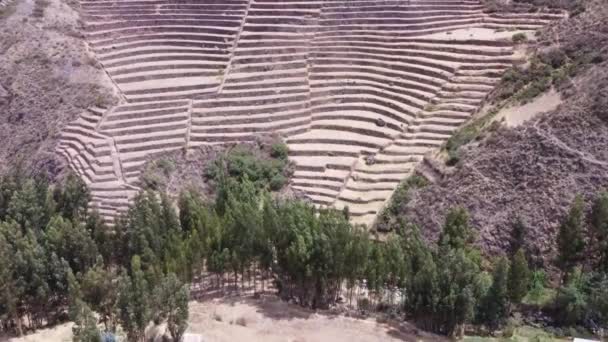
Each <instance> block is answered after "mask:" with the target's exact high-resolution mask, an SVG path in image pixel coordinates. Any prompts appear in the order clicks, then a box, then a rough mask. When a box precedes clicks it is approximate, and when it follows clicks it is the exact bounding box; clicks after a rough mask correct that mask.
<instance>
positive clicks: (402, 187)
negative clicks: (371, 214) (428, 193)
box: [375, 175, 428, 232]
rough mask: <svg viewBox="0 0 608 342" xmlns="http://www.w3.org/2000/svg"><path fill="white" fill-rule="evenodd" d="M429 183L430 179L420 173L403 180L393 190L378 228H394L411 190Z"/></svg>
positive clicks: (385, 229)
mask: <svg viewBox="0 0 608 342" xmlns="http://www.w3.org/2000/svg"><path fill="white" fill-rule="evenodd" d="M427 184H428V181H427V180H426V179H425V178H424V177H422V176H419V175H412V176H410V177H408V178H406V179H405V180H404V181H402V182H401V183H400V184H399V185H398V186H397V188H396V189H395V192H393V195H392V197H391V199H390V200H389V202H388V203H387V205H386V207H384V209H383V210H382V213H381V214H380V215H379V216H378V220H377V222H376V227H375V228H376V230H378V231H383V232H387V231H391V230H394V228H395V227H396V225H397V224H398V221H399V216H400V212H401V209H402V208H403V206H405V205H407V203H408V202H409V201H410V191H411V190H413V189H418V188H422V187H424V186H426V185H427Z"/></svg>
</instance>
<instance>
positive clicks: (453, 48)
mask: <svg viewBox="0 0 608 342" xmlns="http://www.w3.org/2000/svg"><path fill="white" fill-rule="evenodd" d="M5 1H6V0H5ZM80 6H81V15H82V19H83V21H84V22H85V28H86V41H87V44H88V45H89V47H90V49H91V50H92V51H93V52H94V53H95V55H96V57H97V59H98V60H99V61H100V62H101V64H102V65H103V67H104V69H105V71H106V72H107V74H108V75H109V76H110V78H111V79H112V81H113V82H114V83H115V85H116V87H117V88H118V90H119V91H120V93H121V96H122V99H121V103H120V104H119V105H117V106H115V107H113V108H107V109H102V108H90V109H89V110H88V111H87V112H85V113H82V115H81V117H80V118H79V119H77V120H76V121H74V122H72V123H71V124H70V125H69V126H68V127H66V128H65V130H64V131H63V132H62V136H61V142H60V144H59V147H58V152H59V153H61V154H62V155H64V156H65V157H66V158H67V160H68V161H69V164H70V166H71V167H72V168H73V169H74V170H75V171H76V172H77V173H78V174H79V175H80V176H81V177H82V178H83V179H84V180H85V181H86V183H87V184H88V186H89V187H90V189H91V191H92V195H93V205H94V206H95V207H96V208H97V209H98V210H99V212H100V213H101V214H102V215H103V216H104V218H106V219H107V220H108V221H111V220H112V219H113V218H114V217H116V215H117V214H118V213H120V212H122V211H124V210H125V209H126V208H127V207H128V204H129V201H130V199H132V198H133V196H134V195H135V194H136V193H137V192H138V191H139V186H138V183H139V177H140V175H141V172H142V166H143V164H144V163H145V162H146V161H148V160H150V159H151V158H154V155H157V154H159V153H164V152H167V151H171V150H186V151H187V150H189V149H196V148H198V147H200V146H202V145H210V144H225V143H234V142H245V141H252V140H255V138H256V136H258V135H260V134H269V133H278V134H280V135H281V136H283V137H284V139H285V141H286V142H287V144H288V145H289V148H290V159H291V160H292V161H294V162H295V163H296V171H295V174H294V177H293V180H292V187H293V188H294V189H297V190H299V191H301V192H302V193H303V194H305V195H306V196H307V197H308V198H310V200H311V201H313V202H314V203H315V204H317V205H320V206H334V207H337V208H342V207H344V206H348V207H349V209H350V213H351V216H352V218H353V220H354V221H355V222H359V223H367V224H369V223H371V222H373V220H374V218H375V216H376V214H377V213H378V212H379V211H380V210H381V209H382V206H383V204H384V203H385V202H386V201H387V200H388V199H389V198H390V196H391V194H392V192H393V190H394V189H395V188H396V186H397V185H398V183H399V182H400V180H402V179H403V178H405V177H407V176H408V175H409V174H410V172H412V170H413V168H414V166H415V165H416V163H417V162H419V161H420V160H421V159H422V156H423V155H424V154H426V153H428V152H429V151H431V150H432V149H436V148H438V147H439V146H440V145H441V144H443V143H444V142H445V141H446V140H447V139H448V138H449V137H450V134H451V133H452V132H453V131H454V130H455V129H457V128H458V127H459V126H460V125H461V124H463V123H464V122H465V121H466V120H467V119H468V118H469V117H470V116H471V115H472V114H473V113H475V112H476V111H477V110H478V109H479V108H480V106H481V104H482V103H483V102H484V99H485V98H486V96H487V95H488V94H489V92H490V91H491V90H492V89H493V87H494V86H495V85H496V84H497V82H498V81H499V80H500V78H501V75H502V74H503V73H504V72H505V71H506V70H507V69H508V68H509V67H511V66H512V65H513V63H517V62H518V61H519V60H520V59H521V54H517V53H516V52H515V47H514V44H513V43H512V40H511V37H512V35H513V34H514V33H516V32H531V33H533V31H534V30H536V29H538V28H541V27H542V26H544V25H546V24H548V23H549V22H550V21H552V20H556V19H559V18H561V17H562V16H563V14H561V13H551V12H535V13H512V14H508V13H506V14H505V13H490V12H488V11H486V9H485V8H484V5H483V4H482V3H481V1H475V0H383V1H368V0H317V1H314V0H291V1H279V0H200V1H196V0H112V1H108V0H82V1H80Z"/></svg>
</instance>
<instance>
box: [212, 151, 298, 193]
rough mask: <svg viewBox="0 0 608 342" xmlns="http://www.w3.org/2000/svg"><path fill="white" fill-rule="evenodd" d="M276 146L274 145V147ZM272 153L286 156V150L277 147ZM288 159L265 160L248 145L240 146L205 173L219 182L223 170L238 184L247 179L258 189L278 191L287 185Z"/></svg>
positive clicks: (219, 159) (217, 161)
mask: <svg viewBox="0 0 608 342" xmlns="http://www.w3.org/2000/svg"><path fill="white" fill-rule="evenodd" d="M273 146H274V145H273ZM273 151H276V152H271V153H272V154H274V155H277V156H286V153H285V149H284V148H282V147H280V146H279V145H277V148H276V149H274V148H273ZM286 166H287V158H285V159H280V158H274V157H273V158H263V157H260V156H257V155H256V154H255V153H254V151H253V150H252V149H251V148H250V147H248V146H246V145H238V146H236V147H234V148H233V149H232V150H230V151H229V152H228V153H226V154H224V155H223V156H221V157H220V158H218V159H216V160H215V162H213V163H211V165H209V167H208V168H207V170H206V171H205V176H206V177H207V178H209V179H212V180H215V181H218V180H219V177H220V174H221V172H222V169H224V168H225V172H226V174H227V176H228V177H230V178H233V179H235V180H236V181H238V182H241V181H243V180H244V179H245V178H247V179H249V180H250V181H251V182H253V183H254V185H255V186H256V188H258V189H261V188H267V187H268V188H271V189H272V190H278V189H280V188H282V187H283V185H284V184H285V183H286V181H287V180H286V177H285V176H284V172H285V167H286Z"/></svg>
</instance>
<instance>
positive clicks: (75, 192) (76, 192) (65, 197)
mask: <svg viewBox="0 0 608 342" xmlns="http://www.w3.org/2000/svg"><path fill="white" fill-rule="evenodd" d="M53 199H54V200H55V203H56V211H57V212H58V213H60V214H61V216H63V217H66V218H69V219H70V220H75V219H78V218H84V217H86V215H87V210H88V203H89V200H90V194H89V191H88V189H87V188H86V185H85V184H84V183H83V182H82V180H80V178H78V177H77V176H75V175H73V174H70V175H69V176H68V177H67V178H66V180H65V182H64V184H63V186H60V187H55V189H54V191H53Z"/></svg>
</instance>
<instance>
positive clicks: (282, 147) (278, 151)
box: [270, 142, 289, 160]
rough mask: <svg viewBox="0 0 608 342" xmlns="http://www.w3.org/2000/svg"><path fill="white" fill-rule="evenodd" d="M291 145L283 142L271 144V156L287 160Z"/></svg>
mask: <svg viewBox="0 0 608 342" xmlns="http://www.w3.org/2000/svg"><path fill="white" fill-rule="evenodd" d="M288 155H289V147H287V144H285V143H283V142H276V143H274V144H272V145H271V146H270V156H271V157H273V158H276V159H281V160H287V156H288Z"/></svg>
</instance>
